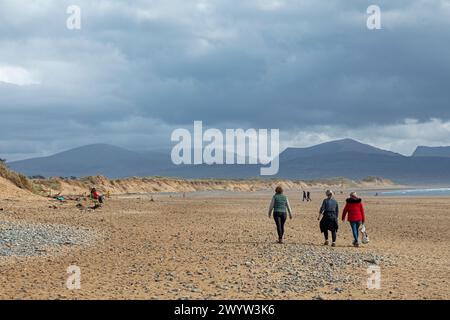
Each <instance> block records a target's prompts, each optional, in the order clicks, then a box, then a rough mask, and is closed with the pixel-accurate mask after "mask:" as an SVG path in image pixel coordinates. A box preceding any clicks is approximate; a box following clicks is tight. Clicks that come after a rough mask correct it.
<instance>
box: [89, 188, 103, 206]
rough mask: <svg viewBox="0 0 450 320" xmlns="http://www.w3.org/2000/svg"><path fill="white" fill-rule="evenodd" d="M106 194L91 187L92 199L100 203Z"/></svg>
mask: <svg viewBox="0 0 450 320" xmlns="http://www.w3.org/2000/svg"><path fill="white" fill-rule="evenodd" d="M104 198H105V197H104V196H103V195H101V194H100V193H98V191H97V190H96V189H95V188H92V189H91V199H94V200H97V201H98V202H100V203H103V202H104Z"/></svg>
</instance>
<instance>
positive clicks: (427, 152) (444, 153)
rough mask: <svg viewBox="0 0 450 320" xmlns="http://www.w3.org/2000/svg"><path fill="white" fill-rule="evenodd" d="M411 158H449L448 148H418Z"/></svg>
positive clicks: (449, 150)
mask: <svg viewBox="0 0 450 320" xmlns="http://www.w3.org/2000/svg"><path fill="white" fill-rule="evenodd" d="M412 156H413V157H446V158H450V147H425V146H419V147H417V148H416V150H415V151H414V153H413V155H412Z"/></svg>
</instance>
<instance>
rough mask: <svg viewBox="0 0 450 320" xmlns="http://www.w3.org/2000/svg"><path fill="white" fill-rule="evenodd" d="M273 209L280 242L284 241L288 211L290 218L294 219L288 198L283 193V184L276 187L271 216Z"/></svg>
mask: <svg viewBox="0 0 450 320" xmlns="http://www.w3.org/2000/svg"><path fill="white" fill-rule="evenodd" d="M272 211H273V218H274V219H275V223H276V225H277V233H278V243H283V235H284V223H285V222H286V219H287V212H288V213H289V218H290V219H292V210H291V206H290V205H289V200H288V198H287V197H286V196H285V195H284V194H283V188H281V186H278V187H276V189H275V195H274V196H273V197H272V201H271V202H270V207H269V218H270V216H271V214H272Z"/></svg>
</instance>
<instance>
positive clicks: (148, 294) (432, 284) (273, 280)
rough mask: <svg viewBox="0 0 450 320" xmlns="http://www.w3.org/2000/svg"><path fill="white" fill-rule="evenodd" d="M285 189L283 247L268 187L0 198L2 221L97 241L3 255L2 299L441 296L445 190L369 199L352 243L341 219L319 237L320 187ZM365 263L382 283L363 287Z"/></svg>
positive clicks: (447, 217)
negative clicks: (334, 237)
mask: <svg viewBox="0 0 450 320" xmlns="http://www.w3.org/2000/svg"><path fill="white" fill-rule="evenodd" d="M287 194H288V196H289V197H290V202H291V205H292V206H293V209H294V215H295V216H294V219H293V220H290V221H288V222H287V225H286V240H285V244H283V245H279V244H276V243H275V240H276V230H275V226H274V223H273V220H271V219H268V218H267V207H268V204H269V200H270V196H271V194H270V193H269V192H254V193H228V192H209V193H208V192H207V193H205V192H201V193H189V194H187V195H186V198H183V196H182V194H173V195H153V197H154V200H155V201H150V195H141V196H132V195H128V196H115V197H113V198H111V199H108V201H107V203H106V205H105V206H104V207H103V208H101V209H98V210H95V211H83V210H79V209H77V208H76V207H75V205H76V202H75V201H68V202H66V203H58V202H54V201H50V200H47V199H45V200H44V199H40V200H36V199H35V198H34V197H31V198H27V199H22V200H18V199H17V198H16V197H13V198H11V199H9V200H5V199H4V198H0V209H3V210H1V211H0V221H1V222H5V221H8V223H9V222H13V223H14V224H22V223H26V224H27V225H30V224H34V223H38V224H40V225H48V224H56V225H66V226H69V227H73V228H72V229H74V230H76V229H77V228H78V229H80V230H90V231H91V232H93V233H95V234H96V235H97V238H98V239H97V240H96V241H91V242H90V243H89V244H87V245H86V244H83V245H77V244H75V243H72V244H67V245H65V244H63V245H60V246H59V248H58V250H55V249H54V248H52V247H51V246H50V247H48V248H45V250H44V254H40V255H35V256H33V257H18V256H8V257H0V267H1V270H2V272H1V274H0V298H3V299H47V298H50V299H97V298H99V299H180V298H191V299H234V298H239V299H312V298H314V299H416V298H417V299H449V298H450V289H449V284H450V280H449V279H450V267H449V263H450V253H449V252H450V250H448V243H449V240H450V232H449V228H450V213H449V210H448V208H449V206H450V198H449V197H442V198H437V197H436V198H431V197H430V198H420V197H417V198H411V197H408V198H393V197H367V198H365V199H364V200H365V203H366V210H367V228H368V232H369V234H370V238H371V242H370V244H368V245H364V246H362V247H361V248H353V247H351V246H350V244H351V233H350V227H349V226H348V224H347V223H341V224H340V230H339V233H338V242H337V243H338V246H337V247H336V248H331V247H323V246H322V243H323V239H322V235H321V234H320V233H319V227H318V221H317V211H318V208H319V205H320V201H321V198H322V195H321V194H318V193H316V192H314V193H313V201H312V202H311V203H303V202H301V201H300V200H299V197H300V195H299V193H293V192H288V193H287ZM337 198H338V200H339V202H340V203H341V204H342V203H343V201H344V196H343V195H338V197H337ZM1 234H2V231H1V228H0V237H1ZM39 252H41V251H39ZM374 263H375V264H378V265H379V266H380V268H381V289H368V288H367V285H366V279H367V274H366V271H367V267H368V266H369V265H371V264H374ZM70 265H77V266H79V267H80V268H81V289H80V290H72V291H71V290H68V289H67V288H66V287H65V284H66V279H67V277H68V274H67V273H66V269H67V267H68V266H70Z"/></svg>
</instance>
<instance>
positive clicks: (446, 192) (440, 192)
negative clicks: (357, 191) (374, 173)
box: [365, 188, 450, 197]
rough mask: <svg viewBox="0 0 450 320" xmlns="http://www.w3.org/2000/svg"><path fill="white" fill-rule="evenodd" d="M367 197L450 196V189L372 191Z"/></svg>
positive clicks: (368, 192)
mask: <svg viewBox="0 0 450 320" xmlns="http://www.w3.org/2000/svg"><path fill="white" fill-rule="evenodd" d="M365 194H367V195H371V196H374V195H378V196H395V197H400V196H450V188H411V189H401V190H379V191H377V190H373V191H372V190H371V191H367V192H365Z"/></svg>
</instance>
